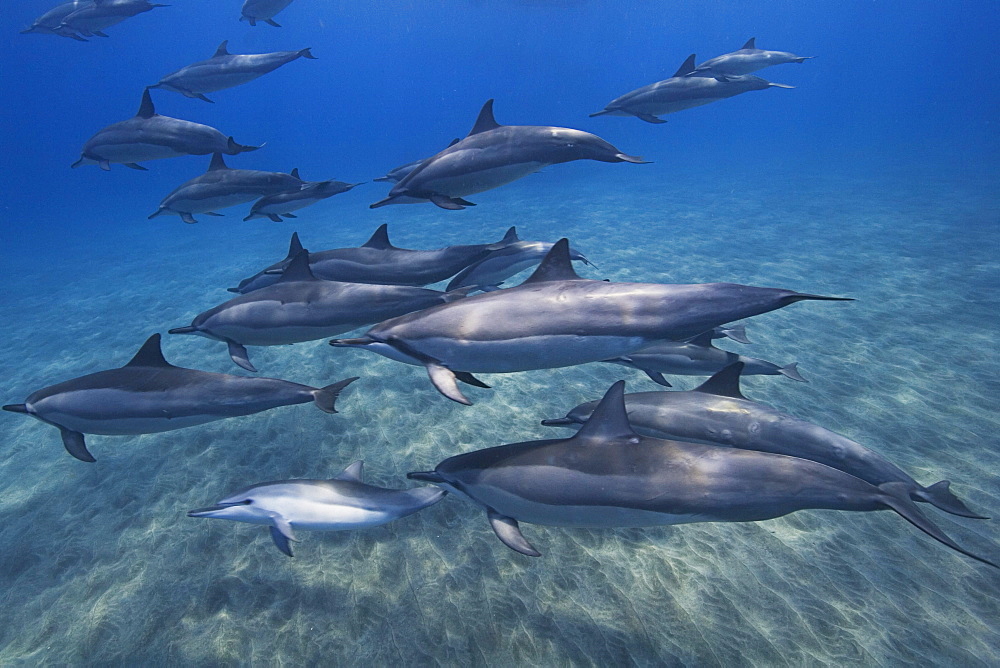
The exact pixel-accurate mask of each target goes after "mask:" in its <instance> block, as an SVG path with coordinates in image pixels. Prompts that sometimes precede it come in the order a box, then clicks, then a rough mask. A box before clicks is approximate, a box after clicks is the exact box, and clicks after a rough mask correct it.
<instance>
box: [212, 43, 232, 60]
mask: <svg viewBox="0 0 1000 668" xmlns="http://www.w3.org/2000/svg"><path fill="white" fill-rule="evenodd" d="M228 55H230V54H229V40H228V39H224V40H222V44H220V45H219V48H218V49H216V50H215V54H213V55H212V57H213V58H218V57H219V56H228Z"/></svg>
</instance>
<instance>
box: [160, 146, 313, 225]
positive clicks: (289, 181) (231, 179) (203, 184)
mask: <svg viewBox="0 0 1000 668" xmlns="http://www.w3.org/2000/svg"><path fill="white" fill-rule="evenodd" d="M303 185H304V182H303V181H302V179H300V178H299V175H298V170H297V169H293V170H292V172H291V173H290V174H282V173H281V172H262V171H259V170H256V169H231V168H230V167H228V166H227V165H226V162H225V160H223V158H222V154H221V153H213V154H212V162H211V163H209V165H208V171H207V172H205V173H204V174H202V175H201V176H196V177H195V178H193V179H191V180H189V181H185V182H184V183H182V184H181V185H179V186H177V187H176V188H174V190H173V192H171V193H170V194H169V195H167V196H166V197H164V198H163V200H162V201H161V202H160V206H159V208H158V209H157V210H156V211H154V212H153V213H151V214H150V215H149V218H150V219H152V218H156V217H157V216H167V215H171V214H173V215H177V216H180V217H181V220H183V221H184V222H185V223H197V222H198V221H197V220H195V218H194V216H193V215H192V214H195V213H205V214H208V215H210V216H221V215H222V214H221V213H216V212H215V209H224V208H225V207H227V206H236V205H237V204H243V203H244V202H251V201H253V200H255V199H258V198H260V197H267V196H268V195H276V194H278V193H284V192H296V191H298V190H300V189H301V188H302V186H303Z"/></svg>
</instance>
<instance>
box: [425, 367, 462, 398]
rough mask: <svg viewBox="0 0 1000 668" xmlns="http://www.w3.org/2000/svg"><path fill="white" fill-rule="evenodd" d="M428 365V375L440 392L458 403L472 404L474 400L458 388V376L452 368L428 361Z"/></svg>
mask: <svg viewBox="0 0 1000 668" xmlns="http://www.w3.org/2000/svg"><path fill="white" fill-rule="evenodd" d="M426 366H427V375H428V376H430V379H431V382H432V383H433V384H434V387H436V388H437V391H438V392H440V393H441V394H443V395H444V396H446V397H448V398H449V399H451V400H452V401H455V402H457V403H460V404H464V405H465V406H471V405H472V402H471V401H469V400H468V398H466V396H465V395H464V394H462V391H461V390H460V389H458V378H457V377H456V376H455V373H454V372H453V371H452V370H451V369H449V368H448V367H446V366H442V365H440V364H435V363H433V362H428V363H427V365H426Z"/></svg>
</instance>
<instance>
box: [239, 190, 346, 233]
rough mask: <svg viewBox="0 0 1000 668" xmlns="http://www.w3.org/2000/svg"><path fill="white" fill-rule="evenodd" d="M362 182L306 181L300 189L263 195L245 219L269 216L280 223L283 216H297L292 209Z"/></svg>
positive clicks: (299, 207)
mask: <svg viewBox="0 0 1000 668" xmlns="http://www.w3.org/2000/svg"><path fill="white" fill-rule="evenodd" d="M360 185H361V184H360V183H344V182H343V181H333V180H330V181H306V182H305V183H304V184H303V185H302V187H301V188H300V189H299V190H294V191H292V192H284V193H278V194H276V195H268V196H267V197H262V198H260V199H259V200H257V201H256V202H254V204H253V206H252V207H250V214H249V215H248V216H247V217H246V218H244V219H243V220H254V219H255V218H267V219H270V220H272V221H274V222H276V223H280V222H281V221H282V218H297V216H296V215H295V214H293V213H292V211H298V210H299V209H304V208H305V207H307V206H311V205H313V204H315V203H316V202H321V201H323V200H325V199H327V198H329V197H333V196H334V195H339V194H341V193H346V192H347V191H349V190H351V189H352V188H356V187H357V186H360Z"/></svg>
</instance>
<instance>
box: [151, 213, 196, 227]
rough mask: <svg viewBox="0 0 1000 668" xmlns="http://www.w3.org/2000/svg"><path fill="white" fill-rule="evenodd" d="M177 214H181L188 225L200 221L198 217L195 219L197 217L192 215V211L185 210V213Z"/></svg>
mask: <svg viewBox="0 0 1000 668" xmlns="http://www.w3.org/2000/svg"><path fill="white" fill-rule="evenodd" d="M154 215H156V214H154ZM177 215H178V216H180V217H181V220H183V221H184V222H185V223H187V224H188V225H194V224H195V223H197V222H198V221H197V219H195V217H194V216H192V215H191V214H190V213H188V212H186V211H185V212H183V213H179V214H177ZM152 217H153V216H150V218H152Z"/></svg>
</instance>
